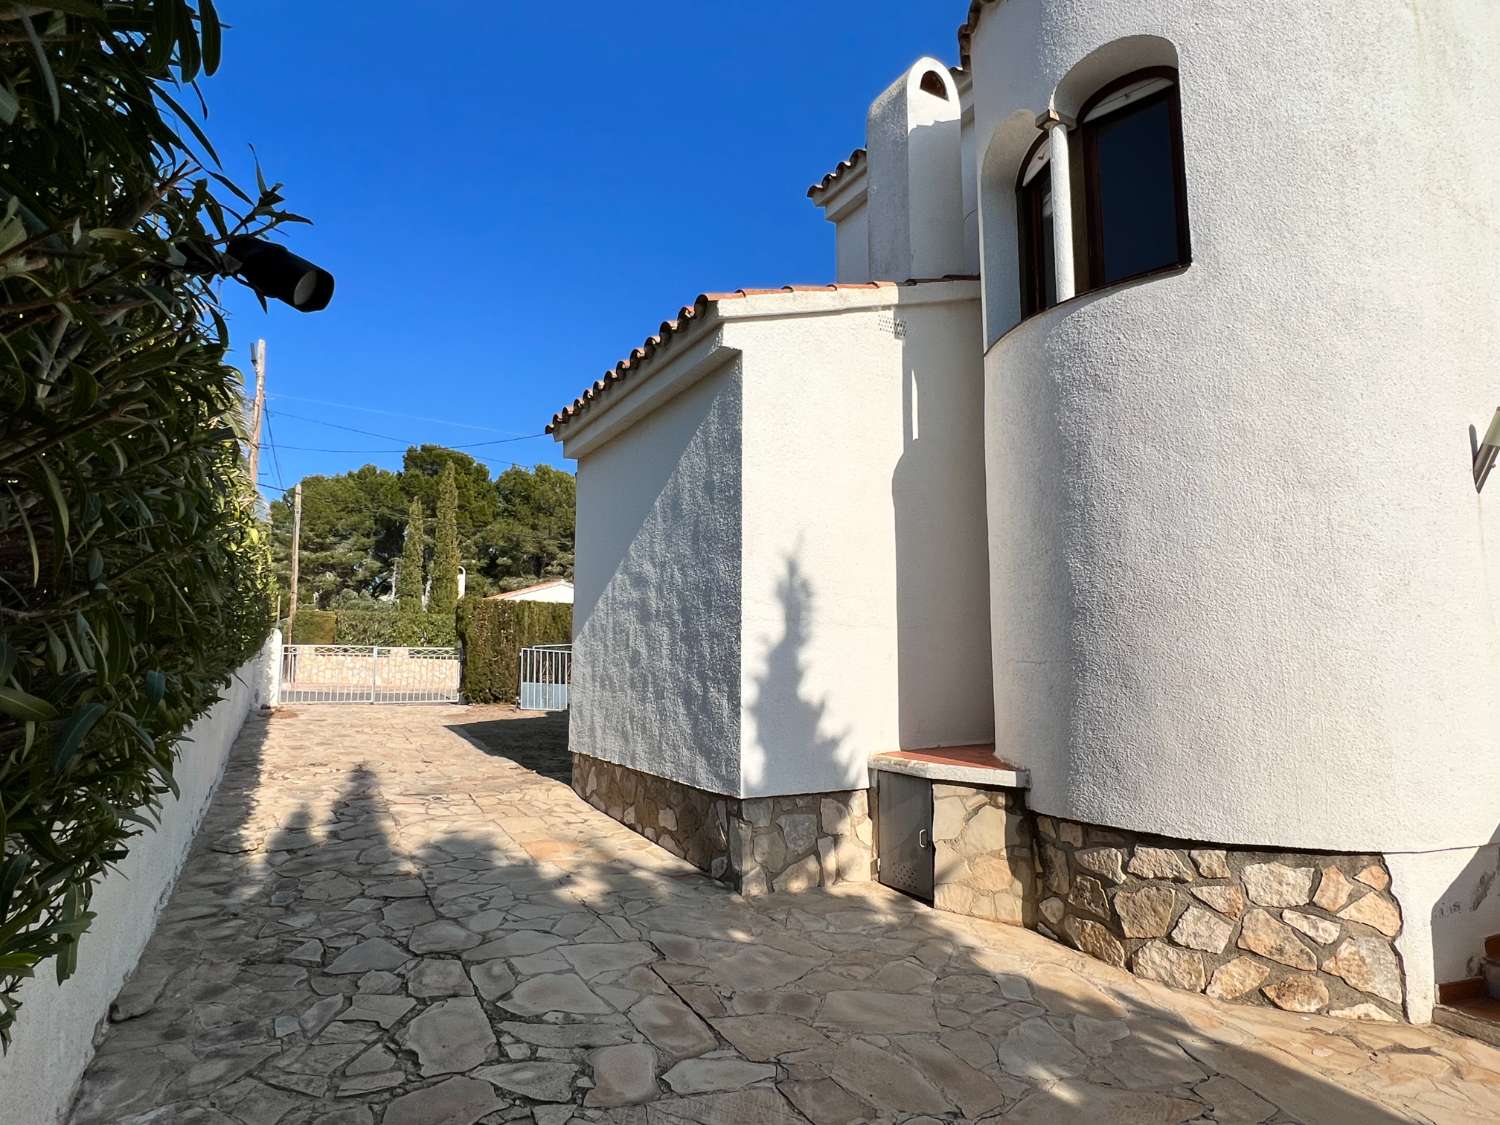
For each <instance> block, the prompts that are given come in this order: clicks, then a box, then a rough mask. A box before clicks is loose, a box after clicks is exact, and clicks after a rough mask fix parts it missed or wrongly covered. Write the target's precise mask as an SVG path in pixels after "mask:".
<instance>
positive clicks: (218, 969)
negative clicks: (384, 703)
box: [72, 708, 1500, 1125]
mask: <svg viewBox="0 0 1500 1125" xmlns="http://www.w3.org/2000/svg"><path fill="white" fill-rule="evenodd" d="M315 710H316V709H306V710H304V711H302V712H299V713H298V714H297V715H296V716H295V717H291V718H286V717H281V716H278V717H277V718H275V719H273V720H272V726H271V730H270V734H271V738H270V740H269V742H268V741H267V739H266V733H267V732H266V730H265V729H264V727H263V726H262V728H261V729H259V730H247V732H246V733H245V734H243V735H242V737H241V740H240V741H239V743H237V745H236V748H235V751H234V755H233V758H232V760H231V763H230V768H229V771H228V773H227V774H226V778H225V782H224V784H223V785H222V786H221V789H220V791H219V793H218V795H217V796H216V798H215V801H214V804H213V807H212V808H211V810H210V813H209V815H208V817H207V818H206V820H205V826H204V829H203V831H202V832H201V833H200V836H199V839H198V840H197V841H196V842H195V844H194V847H193V850H192V854H191V856H190V859H189V862H188V867H187V869H186V870H185V872H184V874H183V878H182V880H181V882H180V883H179V886H178V888H177V891H176V892H175V893H174V895H173V897H172V901H171V903H170V904H169V906H168V909H167V911H166V913H164V915H163V918H162V923H161V925H160V927H159V928H158V931H157V933H156V935H155V936H154V937H153V939H152V941H151V944H150V947H149V948H148V950H147V954H146V957H145V958H144V959H143V962H142V968H141V972H142V973H154V972H162V971H165V973H166V974H167V975H166V979H165V980H164V982H163V984H162V987H161V988H160V990H159V992H158V994H157V997H156V999H155V1001H154V1006H153V1007H152V1008H151V1009H150V1010H148V1011H146V1012H144V1013H143V1014H141V1015H139V1016H138V1017H136V1018H134V1019H130V1020H127V1021H125V1022H121V1023H117V1024H115V1025H113V1026H112V1027H110V1029H109V1031H108V1034H107V1035H106V1036H105V1037H104V1039H103V1042H102V1043H101V1045H100V1050H99V1055H98V1057H97V1058H96V1060H95V1063H94V1064H93V1066H91V1068H90V1071H89V1074H88V1076H87V1078H86V1080H85V1084H84V1088H83V1091H82V1094H81V1096H80V1099H79V1102H78V1105H77V1107H76V1108H75V1112H74V1116H73V1118H72V1125H102V1123H103V1122H114V1123H119V1125H145V1122H148V1121H149V1122H152V1123H153V1125H154V1123H156V1122H161V1121H167V1120H170V1121H174V1122H187V1123H190V1125H225V1123H226V1122H234V1123H243V1125H272V1123H276V1125H310V1123H312V1122H319V1123H338V1125H375V1123H376V1122H380V1123H381V1125H415V1123H419V1122H425V1121H431V1120H446V1119H447V1118H443V1117H442V1116H441V1115H440V1111H439V1108H438V1099H449V1100H450V1105H451V1104H452V1102H453V1101H457V1102H460V1103H462V1104H465V1105H468V1106H469V1107H470V1111H471V1112H470V1111H466V1113H467V1115H460V1116H459V1117H457V1118H453V1119H460V1120H464V1121H471V1122H480V1123H482V1125H498V1122H500V1121H502V1120H510V1119H514V1118H516V1117H523V1116H525V1114H526V1113H527V1111H528V1110H530V1111H531V1114H532V1116H533V1118H534V1120H535V1122H537V1125H560V1123H562V1122H565V1121H567V1120H568V1118H569V1116H570V1115H573V1114H578V1115H582V1118H587V1117H589V1116H592V1117H595V1118H598V1119H602V1120H607V1121H620V1122H631V1123H637V1122H638V1123H641V1125H686V1123H695V1122H696V1123H702V1125H718V1123H735V1125H738V1122H739V1121H741V1120H748V1121H752V1122H757V1123H762V1122H809V1121H811V1122H814V1123H816V1125H824V1123H828V1125H833V1123H834V1122H853V1121H860V1120H880V1121H898V1120H903V1119H905V1118H908V1117H909V1116H911V1115H919V1114H920V1115H925V1116H927V1117H930V1118H937V1119H939V1120H960V1119H964V1120H979V1119H994V1118H999V1117H1002V1116H1003V1118H1004V1120H1006V1121H1021V1122H1046V1123H1049V1125H1053V1123H1068V1122H1079V1123H1082V1122H1089V1123H1095V1122H1113V1121H1126V1120H1140V1121H1146V1120H1149V1121H1159V1122H1187V1121H1192V1120H1196V1119H1199V1118H1202V1117H1206V1115H1207V1114H1208V1113H1209V1112H1211V1111H1214V1112H1216V1113H1217V1116H1218V1118H1219V1119H1234V1120H1240V1119H1244V1120H1256V1119H1260V1120H1267V1121H1272V1122H1288V1121H1302V1122H1307V1123H1321V1122H1342V1121H1350V1122H1361V1123H1367V1122H1369V1123H1384V1122H1396V1121H1405V1120H1411V1119H1412V1116H1413V1115H1414V1114H1416V1112H1417V1110H1416V1108H1415V1105H1416V1103H1417V1102H1418V1101H1419V1100H1421V1101H1425V1103H1426V1104H1427V1105H1429V1106H1441V1107H1443V1108H1444V1109H1445V1110H1446V1111H1447V1112H1449V1115H1450V1117H1452V1116H1453V1115H1454V1114H1455V1113H1460V1112H1464V1111H1466V1112H1467V1114H1468V1116H1467V1119H1470V1120H1483V1119H1495V1118H1496V1117H1497V1116H1500V1100H1495V1097H1494V1095H1492V1094H1490V1093H1489V1091H1490V1090H1491V1089H1495V1088H1500V1053H1497V1052H1493V1051H1490V1050H1489V1049H1488V1048H1482V1047H1479V1045H1477V1044H1471V1043H1468V1042H1465V1041H1460V1040H1457V1039H1455V1038H1453V1037H1445V1034H1444V1033H1442V1032H1438V1031H1428V1030H1426V1029H1412V1028H1409V1027H1400V1026H1384V1025H1373V1024H1346V1023H1341V1022H1339V1021H1335V1020H1330V1019H1327V1018H1324V1017H1307V1018H1301V1017H1296V1016H1292V1015H1290V1014H1287V1013H1280V1012H1274V1011H1270V1010H1267V1009H1255V1008H1238V1009H1236V1008H1231V1007H1226V1006H1222V1005H1216V1004H1215V1003H1213V1002H1212V1001H1209V1000H1208V999H1206V998H1205V997H1201V996H1192V995H1187V994H1180V993H1173V992H1171V991H1170V990H1168V989H1166V988H1165V987H1164V986H1160V985H1156V984H1152V983H1150V982H1145V981H1140V980H1137V979H1135V978H1133V977H1131V976H1129V975H1128V974H1126V973H1124V972H1122V971H1118V970H1115V969H1113V968H1111V967H1109V966H1106V965H1104V964H1103V963H1101V962H1097V961H1092V960H1090V959H1089V958H1087V957H1085V956H1084V955H1082V954H1079V953H1077V952H1075V951H1073V950H1070V949H1068V948H1066V947H1063V946H1061V945H1058V944H1055V943H1053V942H1050V941H1047V940H1046V939H1044V938H1042V937H1040V936H1039V935H1037V934H1034V933H1031V932H1028V931H1024V930H1019V929H1015V928H1010V927H1005V926H1001V925H998V924H994V923H985V922H978V921H974V920H970V919H965V918H961V917H958V916H956V915H951V914H943V913H940V912H936V911H933V910H931V909H928V908H926V907H923V906H921V905H919V904H917V903H915V902H913V901H911V900H909V899H905V898H903V897H901V896H899V895H896V894H894V893H891V892H887V891H885V890H884V889H883V888H880V887H878V886H869V885H864V886H842V887H838V888H834V889H832V890H824V891H813V892H808V893H806V894H802V895H786V894H778V895H770V896H766V897H763V898H759V899H744V898H740V897H738V896H737V895H735V894H733V893H732V892H730V891H728V890H727V889H725V888H724V887H722V886H721V885H720V884H718V883H716V882H714V881H713V880H711V879H710V878H708V877H707V876H705V875H702V874H701V873H699V872H698V871H696V870H695V869H693V868H691V867H690V866H689V865H688V864H687V863H686V862H685V861H683V860H680V859H678V858H677V857H675V856H672V855H670V854H669V853H667V852H665V851H663V850H662V849H660V848H657V847H656V846H654V845H652V844H651V843H649V842H648V841H646V840H644V839H643V838H641V837H639V836H637V835H636V834H634V833H633V832H630V831H629V830H628V829H626V828H624V827H623V826H621V825H619V824H617V823H616V822H614V821H612V820H610V819H609V818H608V817H606V816H604V815H603V814H601V813H598V812H596V811H595V810H593V809H591V808H590V807H588V806H587V805H586V804H584V803H583V802H582V801H581V800H579V799H578V798H577V797H576V796H575V795H574V794H573V793H572V792H571V790H569V789H568V788H567V787H566V786H565V785H562V784H559V783H558V781H556V780H555V779H551V778H549V777H547V776H545V775H543V774H540V773H538V772H536V771H534V770H532V769H530V768H528V767H527V766H525V765H523V764H521V763H520V762H518V761H516V760H515V759H513V758H511V757H509V756H506V755H499V756H493V755H491V754H489V753H488V752H486V751H482V750H481V749H480V748H479V747H478V746H477V745H476V744H475V743H473V742H470V741H467V740H463V739H457V738H451V737H450V733H451V732H449V731H447V730H445V729H444V725H445V722H446V720H445V719H444V718H443V716H442V715H438V714H432V713H428V714H426V715H425V716H424V715H422V714H421V713H420V712H421V711H422V710H423V709H419V708H418V709H399V708H380V709H373V708H362V709H354V708H326V709H323V710H322V711H318V712H317V713H316V714H315V713H314V711H315ZM377 712H379V713H377ZM393 712H395V713H396V714H392V713H393ZM450 714H451V712H450ZM495 721H509V722H527V721H529V720H527V719H523V718H517V719H512V720H495ZM138 975H139V974H138ZM1460 1071H1462V1072H1463V1073H1464V1074H1465V1075H1467V1076H1469V1077H1472V1078H1473V1079H1474V1081H1473V1082H1470V1083H1469V1084H1468V1085H1465V1086H1463V1087H1462V1089H1463V1094H1457V1093H1454V1091H1456V1090H1458V1088H1459V1087H1460V1083H1459V1081H1458V1079H1457V1077H1456V1075H1457V1074H1458V1073H1459V1072H1460ZM1331 1073H1337V1074H1338V1075H1339V1077H1338V1078H1337V1079H1334V1078H1332V1077H1330V1074H1331ZM1414 1074H1416V1075H1420V1080H1418V1079H1417V1078H1414V1077H1412V1075H1414ZM1434 1079H1448V1081H1447V1082H1446V1085H1445V1087H1444V1089H1442V1090H1439V1089H1438V1088H1437V1087H1436V1086H1435V1085H1434V1083H1433V1080H1434ZM1464 1095H1468V1096H1470V1097H1472V1098H1473V1099H1474V1100H1472V1101H1468V1102H1465V1101H1463V1100H1462V1098H1463V1096H1464ZM1486 1098H1488V1099H1490V1100H1485V1099H1486ZM1433 1112H1434V1114H1435V1113H1436V1110H1434V1111H1433ZM1460 1119H1463V1118H1460Z"/></svg>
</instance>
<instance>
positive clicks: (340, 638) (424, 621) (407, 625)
mask: <svg viewBox="0 0 1500 1125" xmlns="http://www.w3.org/2000/svg"><path fill="white" fill-rule="evenodd" d="M301 616H302V614H301V613H298V614H297V617H298V618H299V619H300V618H301ZM333 617H334V627H333V633H334V643H335V644H341V645H392V646H405V647H408V648H419V647H430V648H452V647H453V646H454V645H456V644H458V633H457V631H456V630H455V628H454V623H453V614H451V613H423V612H421V611H420V610H408V609H341V610H337V611H336V612H335V613H334V615H333ZM320 643H321V642H320Z"/></svg>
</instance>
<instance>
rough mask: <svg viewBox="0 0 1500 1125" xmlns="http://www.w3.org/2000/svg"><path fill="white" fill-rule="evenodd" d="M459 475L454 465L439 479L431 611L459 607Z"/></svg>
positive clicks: (446, 611) (429, 608) (433, 537)
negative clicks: (454, 469)
mask: <svg viewBox="0 0 1500 1125" xmlns="http://www.w3.org/2000/svg"><path fill="white" fill-rule="evenodd" d="M458 561H459V560H458V477H457V476H456V475H455V474H454V471H453V465H452V464H451V463H449V464H448V465H446V466H445V467H444V468H443V475H442V477H440V478H439V480H438V502H437V530H436V531H434V532H433V536H432V593H431V594H430V595H429V596H428V599H427V612H428V613H452V612H453V611H454V609H456V608H457V606H458Z"/></svg>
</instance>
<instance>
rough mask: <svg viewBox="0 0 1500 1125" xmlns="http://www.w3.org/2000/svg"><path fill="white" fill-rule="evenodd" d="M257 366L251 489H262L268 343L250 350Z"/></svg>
mask: <svg viewBox="0 0 1500 1125" xmlns="http://www.w3.org/2000/svg"><path fill="white" fill-rule="evenodd" d="M250 362H251V363H252V364H253V365H254V366H255V402H254V404H253V405H252V406H251V408H250V487H251V488H259V487H260V423H261V419H262V418H264V417H265V414H266V342H265V341H264V340H257V341H255V344H254V345H253V346H252V347H251V349H250Z"/></svg>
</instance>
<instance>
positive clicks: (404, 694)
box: [281, 645, 459, 703]
mask: <svg viewBox="0 0 1500 1125" xmlns="http://www.w3.org/2000/svg"><path fill="white" fill-rule="evenodd" d="M458 700H459V658H458V649H456V648H394V647H387V646H384V645H285V646H283V648H282V650H281V702H283V703H457V702H458Z"/></svg>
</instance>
